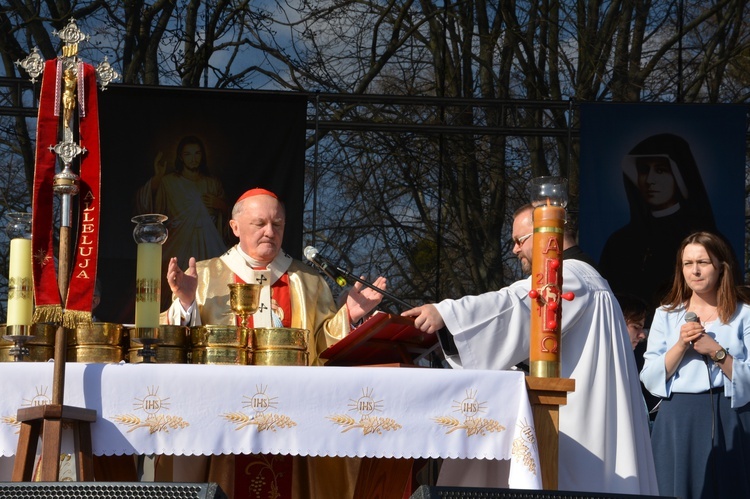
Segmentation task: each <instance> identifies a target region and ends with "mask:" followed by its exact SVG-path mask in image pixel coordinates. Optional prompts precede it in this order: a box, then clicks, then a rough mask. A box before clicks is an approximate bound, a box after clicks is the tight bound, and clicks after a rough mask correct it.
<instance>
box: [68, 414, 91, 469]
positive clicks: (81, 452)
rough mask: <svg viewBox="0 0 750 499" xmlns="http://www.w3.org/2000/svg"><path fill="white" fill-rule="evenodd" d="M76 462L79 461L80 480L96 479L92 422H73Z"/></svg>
mask: <svg viewBox="0 0 750 499" xmlns="http://www.w3.org/2000/svg"><path fill="white" fill-rule="evenodd" d="M73 438H74V442H75V452H76V462H77V463H78V480H80V481H83V482H92V481H94V455H93V451H92V443H91V424H90V423H89V422H88V421H79V422H78V423H74V424H73Z"/></svg>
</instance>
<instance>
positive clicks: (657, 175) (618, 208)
mask: <svg viewBox="0 0 750 499" xmlns="http://www.w3.org/2000/svg"><path fill="white" fill-rule="evenodd" d="M746 133H747V119H746V110H745V107H743V106H734V105H694V104H691V105H677V104H624V103H601V104H583V105H581V161H580V223H579V241H580V246H581V247H582V248H583V249H584V250H585V251H586V252H588V253H589V254H590V255H592V256H593V257H594V258H595V259H596V260H597V261H598V263H599V270H600V272H601V273H602V275H603V276H604V277H605V278H607V280H608V281H609V283H610V286H611V287H612V289H613V291H615V292H616V293H623V294H631V295H636V296H640V297H642V298H644V299H646V300H647V301H648V302H649V303H650V304H651V305H652V306H654V307H655V306H657V305H658V303H659V301H660V299H661V298H662V296H663V294H664V293H665V291H666V290H668V288H669V287H670V285H671V283H672V278H673V275H674V269H675V262H676V257H677V250H678V248H679V245H680V242H681V241H682V240H683V239H684V238H685V237H686V236H687V235H689V234H690V233H692V232H695V231H699V230H705V231H710V232H715V233H719V234H721V235H723V236H724V238H726V240H727V241H728V242H729V243H730V245H731V246H732V248H733V249H734V252H735V255H736V256H737V258H738V262H739V266H740V268H743V267H744V266H743V265H742V264H743V260H744V228H745V220H744V219H745V208H744V206H745V137H746Z"/></svg>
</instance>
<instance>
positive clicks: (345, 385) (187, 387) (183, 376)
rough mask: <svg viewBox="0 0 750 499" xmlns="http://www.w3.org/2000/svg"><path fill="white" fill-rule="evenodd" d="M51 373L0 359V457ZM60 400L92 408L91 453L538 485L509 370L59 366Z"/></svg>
mask: <svg viewBox="0 0 750 499" xmlns="http://www.w3.org/2000/svg"><path fill="white" fill-rule="evenodd" d="M52 378H53V362H47V363H2V364H0V390H2V393H3V397H2V400H0V456H4V457H12V456H14V454H15V452H16V447H17V444H18V431H19V427H20V423H19V422H18V421H17V420H16V411H17V410H18V409H19V408H22V407H29V406H34V405H41V404H45V403H48V402H49V396H50V392H51V385H52ZM65 404H68V405H72V406H76V407H85V408H87V409H93V410H95V411H96V413H97V420H96V422H95V423H93V424H92V425H91V431H92V440H93V453H94V454H95V455H114V454H116V455H123V454H127V455H131V454H136V455H151V454H161V455H212V454H214V455H215V454H284V455H293V456H338V457H344V456H347V457H370V458H373V457H374V458H408V459H419V458H446V459H447V458H451V459H482V460H507V461H508V465H509V467H510V472H509V482H508V484H509V486H510V487H512V488H521V489H541V488H542V472H541V468H540V464H539V451H538V445H537V439H536V432H535V429H534V419H533V418H534V416H533V414H532V410H531V406H530V404H529V399H528V397H527V390H526V383H525V378H524V375H523V373H521V372H508V371H480V370H450V369H422V368H407V369H395V368H384V367H291V366H284V367H279V366H233V365H192V364H125V363H121V364H82V363H68V364H67V370H66V376H65ZM65 445H66V444H65V439H64V440H63V449H62V452H63V453H65V452H71V451H72V448H69V449H66V448H65ZM11 462H12V460H11V459H2V463H3V464H2V469H0V478H2V479H4V480H8V479H9V478H8V477H9V476H10V470H9V469H6V468H8V467H9V463H11Z"/></svg>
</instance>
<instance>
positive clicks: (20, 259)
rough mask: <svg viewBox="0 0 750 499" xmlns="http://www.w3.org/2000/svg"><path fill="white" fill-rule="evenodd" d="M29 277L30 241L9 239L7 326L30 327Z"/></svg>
mask: <svg viewBox="0 0 750 499" xmlns="http://www.w3.org/2000/svg"><path fill="white" fill-rule="evenodd" d="M31 275H32V274H31V240H29V239H23V238H15V239H11V241H10V269H9V272H8V319H7V321H6V323H7V325H8V326H31V318H32V313H33V309H34V299H33V295H34V294H33V292H32V287H33V286H32V277H31Z"/></svg>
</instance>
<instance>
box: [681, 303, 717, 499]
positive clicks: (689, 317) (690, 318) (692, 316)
mask: <svg viewBox="0 0 750 499" xmlns="http://www.w3.org/2000/svg"><path fill="white" fill-rule="evenodd" d="M685 322H700V319H699V318H698V316H697V315H696V313H695V312H688V313H686V314H685ZM704 331H705V327H704ZM692 343H693V342H692V341H691V342H690V344H691V345H692ZM701 357H702V358H703V363H704V364H706V376H707V378H708V403H709V404H710V405H711V450H710V451H709V454H708V459H709V460H710V461H711V467H712V468H713V469H714V476H713V480H712V484H711V485H712V486H713V489H714V497H718V496H717V495H716V494H717V493H718V490H717V482H716V480H717V477H718V474H717V473H718V471H719V470H718V469H717V464H716V461H717V459H716V447H715V445H714V442H715V440H716V407H715V406H714V384H713V379H712V378H711V365H710V364H709V363H708V357H707V356H706V355H701Z"/></svg>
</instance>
